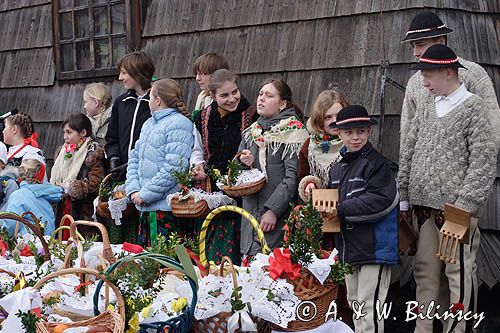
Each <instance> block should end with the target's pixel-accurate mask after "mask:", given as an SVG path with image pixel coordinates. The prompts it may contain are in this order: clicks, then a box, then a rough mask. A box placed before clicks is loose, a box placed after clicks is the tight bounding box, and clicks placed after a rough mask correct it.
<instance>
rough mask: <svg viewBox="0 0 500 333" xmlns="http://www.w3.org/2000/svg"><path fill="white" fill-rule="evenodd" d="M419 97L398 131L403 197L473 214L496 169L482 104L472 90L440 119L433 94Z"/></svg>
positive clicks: (491, 181)
mask: <svg viewBox="0 0 500 333" xmlns="http://www.w3.org/2000/svg"><path fill="white" fill-rule="evenodd" d="M464 65H465V64H464ZM410 89H412V88H410ZM408 93H412V91H409V92H408ZM419 96H420V97H421V99H419V100H418V101H417V103H416V105H417V109H416V112H415V115H414V117H413V119H411V121H410V122H409V123H407V124H405V128H404V129H403V130H402V136H405V141H404V142H405V144H404V145H402V146H401V150H400V164H399V174H398V181H399V186H400V194H401V200H402V201H408V200H409V202H410V204H411V205H422V206H427V207H432V208H437V209H443V207H444V204H445V203H452V204H455V205H456V206H458V207H461V208H464V209H466V210H468V211H470V212H471V213H472V214H473V215H477V214H478V211H479V209H480V207H481V206H482V205H483V203H484V202H485V201H486V199H487V198H488V195H489V191H490V188H491V185H492V183H493V180H494V178H495V173H496V160H497V149H496V145H495V141H494V139H493V128H492V124H491V123H492V122H491V119H490V113H489V112H488V110H487V107H486V104H485V103H484V101H483V100H482V99H481V98H480V97H478V96H476V95H472V96H471V97H469V98H468V99H467V100H465V101H464V102H463V103H462V104H461V105H459V106H457V107H456V108H455V109H453V111H451V112H450V113H448V114H446V115H445V116H443V117H441V118H438V117H437V116H436V110H435V106H434V96H432V95H431V94H427V96H425V94H419ZM497 130H498V129H497ZM404 134H406V135H404Z"/></svg>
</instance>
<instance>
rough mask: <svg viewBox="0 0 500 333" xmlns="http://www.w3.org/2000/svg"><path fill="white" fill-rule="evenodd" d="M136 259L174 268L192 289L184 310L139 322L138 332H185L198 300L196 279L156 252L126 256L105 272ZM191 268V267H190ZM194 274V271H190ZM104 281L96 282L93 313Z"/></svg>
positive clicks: (189, 324) (189, 325) (175, 262)
mask: <svg viewBox="0 0 500 333" xmlns="http://www.w3.org/2000/svg"><path fill="white" fill-rule="evenodd" d="M136 260H154V261H156V262H158V263H160V264H162V266H164V267H167V268H170V269H174V270H176V271H178V272H181V273H183V274H184V276H185V278H186V279H187V280H188V282H189V285H190V286H191V290H192V291H193V298H192V300H191V304H190V306H186V308H185V309H184V311H182V313H180V314H179V315H178V316H177V317H174V318H171V319H169V320H167V321H165V322H155V323H148V324H140V325H139V326H140V329H139V333H150V332H158V333H164V332H169V333H187V332H189V329H190V328H191V323H192V318H193V317H194V309H195V307H196V302H197V300H198V294H197V292H198V285H197V281H195V280H194V277H191V276H192V275H191V276H190V274H189V273H186V271H187V270H186V269H185V268H183V267H182V265H181V264H180V263H179V262H177V261H175V260H173V259H171V258H169V257H167V256H165V255H162V254H157V253H149V252H142V253H139V254H135V255H130V256H126V257H124V258H121V259H120V260H118V261H116V262H115V263H114V264H113V265H111V266H110V267H109V268H108V269H107V270H106V274H112V273H113V271H114V270H116V269H117V268H119V267H120V266H123V265H128V264H132V263H134V262H135V261H136ZM191 270H192V267H191ZM192 274H193V275H194V274H195V273H194V271H193V273H192ZM104 282H105V281H103V280H101V281H99V283H98V284H97V287H96V291H95V293H94V314H96V315H97V314H99V310H98V302H99V298H98V295H99V291H100V290H101V288H102V286H103V284H104Z"/></svg>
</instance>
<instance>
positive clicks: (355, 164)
mask: <svg viewBox="0 0 500 333" xmlns="http://www.w3.org/2000/svg"><path fill="white" fill-rule="evenodd" d="M340 153H341V156H342V158H341V159H340V160H339V162H338V163H337V164H335V165H334V166H333V167H332V168H331V169H330V184H329V187H330V188H334V189H338V190H339V202H338V205H337V215H338V217H339V218H340V225H341V233H340V234H338V235H337V236H336V238H335V244H336V247H337V249H338V250H339V257H340V258H341V259H342V260H343V261H345V262H347V263H349V264H356V265H364V264H397V263H398V261H399V255H398V218H399V194H398V191H397V186H396V180H395V178H394V175H393V173H392V170H391V168H390V166H389V164H388V163H387V161H386V160H385V159H384V158H383V157H382V155H380V154H379V153H378V152H377V151H376V150H375V148H373V146H372V144H371V143H370V142H367V143H366V144H365V146H364V147H363V148H361V150H359V151H357V152H347V150H346V149H345V147H343V148H342V149H341V151H340Z"/></svg>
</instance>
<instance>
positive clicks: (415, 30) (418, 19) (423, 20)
mask: <svg viewBox="0 0 500 333" xmlns="http://www.w3.org/2000/svg"><path fill="white" fill-rule="evenodd" d="M451 32H453V30H452V29H450V28H447V27H446V25H445V24H444V23H443V21H441V20H440V19H439V17H438V16H437V15H436V14H435V13H433V12H421V13H418V14H417V15H416V16H415V17H414V18H413V20H411V23H410V30H408V32H406V36H405V38H403V40H402V41H401V42H410V41H412V40H418V39H424V38H433V37H439V36H444V35H447V34H449V33H451Z"/></svg>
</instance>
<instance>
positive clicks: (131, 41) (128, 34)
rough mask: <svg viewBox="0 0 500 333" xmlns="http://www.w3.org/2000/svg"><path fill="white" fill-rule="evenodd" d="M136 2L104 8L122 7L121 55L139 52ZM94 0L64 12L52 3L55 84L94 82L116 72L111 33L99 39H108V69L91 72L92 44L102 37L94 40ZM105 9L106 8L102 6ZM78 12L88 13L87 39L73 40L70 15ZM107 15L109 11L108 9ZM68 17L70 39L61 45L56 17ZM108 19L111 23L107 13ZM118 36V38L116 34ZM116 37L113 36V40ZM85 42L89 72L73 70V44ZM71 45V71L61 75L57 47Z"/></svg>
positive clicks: (116, 0) (113, 1) (113, 0)
mask: <svg viewBox="0 0 500 333" xmlns="http://www.w3.org/2000/svg"><path fill="white" fill-rule="evenodd" d="M139 2H140V0H109V4H108V6H111V5H113V4H119V3H123V4H124V5H125V32H124V33H123V32H122V33H120V34H121V35H123V36H124V37H125V39H126V42H125V52H126V53H127V52H130V51H133V50H138V49H140V48H141V31H140V26H141V15H140V14H141V11H140V6H139ZM93 4H94V0H88V4H87V5H85V6H72V7H71V8H68V9H63V10H61V9H59V0H53V1H52V18H53V24H52V28H53V38H54V44H53V45H54V47H53V52H54V58H55V64H56V77H57V79H58V80H74V79H84V78H94V77H105V76H115V75H117V74H118V69H117V68H116V64H114V63H113V46H112V41H111V40H112V37H113V35H114V34H113V33H111V30H110V31H109V32H108V33H107V34H105V35H103V36H104V37H105V38H108V40H110V41H109V47H110V53H109V57H110V65H111V66H110V67H105V68H94V67H95V40H96V39H97V40H98V39H100V38H102V36H97V37H96V36H94V13H93V8H94V6H93ZM106 7H107V6H106ZM82 9H87V10H88V37H84V38H76V37H75V31H74V30H75V15H74V12H76V11H78V10H82ZM110 11H111V9H110ZM68 12H69V13H72V14H71V15H72V20H71V21H72V27H71V29H72V30H73V36H72V39H71V42H67V40H65V42H63V43H61V36H60V31H61V30H60V20H59V15H60V14H61V13H68ZM108 19H109V20H110V19H111V12H108ZM109 24H110V29H111V21H110V23H109ZM116 35H118V34H116ZM115 37H116V36H115ZM87 40H88V41H89V53H90V59H89V60H90V64H91V67H92V68H90V69H76V68H75V67H76V63H77V59H76V50H75V48H76V45H75V44H76V43H77V42H79V41H87ZM68 44H69V45H72V51H73V70H71V71H62V59H61V57H62V56H61V45H68Z"/></svg>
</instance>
